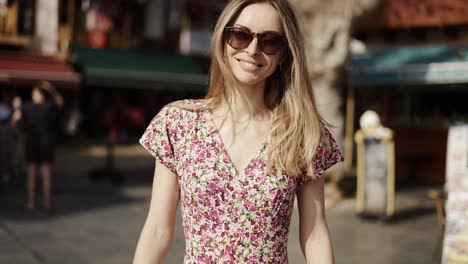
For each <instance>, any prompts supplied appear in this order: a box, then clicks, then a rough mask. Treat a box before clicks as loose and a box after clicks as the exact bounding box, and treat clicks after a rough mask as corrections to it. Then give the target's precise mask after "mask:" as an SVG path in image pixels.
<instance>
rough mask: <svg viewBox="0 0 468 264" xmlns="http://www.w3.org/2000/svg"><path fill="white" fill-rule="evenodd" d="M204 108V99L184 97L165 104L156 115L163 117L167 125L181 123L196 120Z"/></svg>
mask: <svg viewBox="0 0 468 264" xmlns="http://www.w3.org/2000/svg"><path fill="white" fill-rule="evenodd" d="M206 109H207V107H206V100H204V99H200V100H197V99H185V100H179V101H175V102H172V103H169V104H167V105H165V106H164V107H163V108H162V109H161V111H159V113H158V115H157V117H159V118H162V119H164V120H165V121H166V122H167V123H168V125H170V124H181V123H187V122H190V121H195V120H197V119H198V118H199V117H200V116H202V115H201V114H202V113H204V112H205V111H206Z"/></svg>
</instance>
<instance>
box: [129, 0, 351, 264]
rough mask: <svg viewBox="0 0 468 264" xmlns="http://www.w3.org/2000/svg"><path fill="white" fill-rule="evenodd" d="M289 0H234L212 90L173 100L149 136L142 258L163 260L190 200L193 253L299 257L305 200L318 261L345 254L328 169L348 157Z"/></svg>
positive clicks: (137, 259)
mask: <svg viewBox="0 0 468 264" xmlns="http://www.w3.org/2000/svg"><path fill="white" fill-rule="evenodd" d="M303 43H304V41H303V37H302V35H301V29H300V28H299V25H298V21H297V18H296V13H295V11H294V9H293V7H292V6H291V3H290V2H289V1H287V0H232V1H229V2H228V4H227V5H226V7H225V8H224V10H223V11H222V13H221V15H220V17H219V20H218V22H217V24H216V26H215V28H214V32H213V36H212V42H211V51H212V53H211V54H212V61H211V69H210V85H209V90H208V94H207V96H206V98H205V99H203V100H182V101H177V102H174V103H171V104H169V105H167V106H165V107H163V109H162V110H161V111H160V112H159V113H158V114H157V115H156V116H155V117H154V119H153V120H152V121H151V123H150V125H149V126H148V128H147V130H146V131H145V132H144V134H143V136H142V137H141V139H140V143H141V144H142V145H143V146H144V147H145V148H146V149H147V150H148V151H149V152H150V153H151V154H152V155H153V156H154V157H155V158H156V162H155V163H156V164H155V171H154V182H153V191H152V198H151V203H150V208H149V212H148V216H147V219H146V222H145V224H144V227H143V230H142V232H141V235H140V238H139V241H138V244H137V247H136V251H135V256H134V260H133V263H135V264H142V263H162V261H163V259H164V256H165V255H166V254H167V252H168V250H169V248H170V245H171V243H172V238H173V232H174V221H175V215H176V208H177V205H178V203H179V201H180V202H181V210H182V219H183V220H182V223H183V228H184V234H185V244H186V249H185V256H184V263H287V262H288V256H287V240H288V232H289V225H290V221H291V214H292V211H293V205H294V199H295V197H297V201H298V210H299V218H300V224H299V226H300V245H301V248H302V251H303V253H304V257H305V259H306V261H307V263H321V264H328V263H333V262H334V260H333V247H332V242H331V239H330V235H329V230H328V227H327V224H326V219H325V214H324V180H323V177H322V175H323V173H324V171H325V170H327V169H328V168H329V167H331V166H332V165H334V164H335V163H337V162H339V161H342V160H343V157H342V154H341V152H340V150H339V149H338V147H337V144H336V142H335V140H334V139H333V137H332V135H331V133H330V131H329V130H328V128H327V123H326V122H325V121H324V120H323V119H322V118H321V117H320V115H319V113H318V111H317V108H316V105H315V100H314V94H313V90H312V87H311V83H310V80H309V77H308V70H307V63H306V54H305V50H304V44H303Z"/></svg>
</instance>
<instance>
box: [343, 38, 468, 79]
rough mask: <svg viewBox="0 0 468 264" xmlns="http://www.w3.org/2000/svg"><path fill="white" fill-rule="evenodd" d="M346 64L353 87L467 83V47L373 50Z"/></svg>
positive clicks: (412, 47)
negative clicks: (349, 70) (348, 67)
mask: <svg viewBox="0 0 468 264" xmlns="http://www.w3.org/2000/svg"><path fill="white" fill-rule="evenodd" d="M349 64H350V65H349V66H350V69H351V75H352V81H353V84H354V85H356V86H373V85H375V86H379V85H408V84H452V83H468V46H420V47H415V46H411V47H397V48H382V49H373V50H369V51H366V52H365V53H362V54H352V55H351V56H350V60H349Z"/></svg>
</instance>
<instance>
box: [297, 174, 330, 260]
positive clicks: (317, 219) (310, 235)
mask: <svg viewBox="0 0 468 264" xmlns="http://www.w3.org/2000/svg"><path fill="white" fill-rule="evenodd" d="M297 204H298V208H299V239H300V244H301V249H302V252H303V254H304V256H305V259H306V261H307V264H311V263H320V264H332V263H334V259H333V247H332V242H331V239H330V234H329V233H328V227H327V222H326V219H325V208H324V182H323V178H319V179H316V180H312V181H309V182H308V183H306V184H304V186H302V188H301V189H300V190H299V191H298V192H297Z"/></svg>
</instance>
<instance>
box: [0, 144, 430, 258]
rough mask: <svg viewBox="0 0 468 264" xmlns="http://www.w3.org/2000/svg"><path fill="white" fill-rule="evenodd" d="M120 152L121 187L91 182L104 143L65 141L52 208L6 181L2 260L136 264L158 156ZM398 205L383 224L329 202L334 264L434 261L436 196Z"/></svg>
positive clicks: (179, 241)
mask: <svg viewBox="0 0 468 264" xmlns="http://www.w3.org/2000/svg"><path fill="white" fill-rule="evenodd" d="M115 153H116V164H117V166H118V168H121V169H122V171H123V172H124V174H125V177H126V180H125V182H124V184H123V185H122V186H114V185H112V184H111V183H110V182H109V181H108V180H105V179H104V180H103V181H101V182H98V183H92V182H90V181H89V179H88V172H89V171H90V170H92V169H93V168H97V167H99V166H102V165H103V164H104V152H103V148H102V147H74V148H72V147H67V148H60V149H59V150H58V153H57V159H56V161H57V163H56V167H55V173H56V176H57V177H56V181H55V182H56V185H55V197H54V199H55V212H54V214H52V215H48V214H46V213H44V212H41V211H40V210H38V211H35V212H33V213H31V214H29V213H26V212H23V211H22V210H21V208H22V202H23V189H24V188H23V186H22V185H21V181H19V180H18V179H14V180H13V183H12V184H11V185H10V187H9V188H6V187H5V186H2V187H1V192H0V208H1V209H0V263H5V264H10V263H12V264H43V263H47V264H49V263H51V264H52V263H54V264H55V263H61V264H62V263H67V264H74V263H90V264H92V263H96V264H97V263H99V264H106V263H109V264H111V263H112V264H118V263H131V261H132V257H133V253H134V250H135V246H136V242H137V239H138V236H139V233H140V231H141V228H142V225H143V223H144V221H145V217H146V213H147V209H148V205H149V203H148V202H149V198H150V192H151V180H152V179H151V178H152V169H153V168H152V167H153V162H154V161H153V159H152V158H151V157H150V156H149V155H148V154H147V153H146V152H145V150H143V148H141V147H139V146H137V145H128V146H120V147H118V148H117V149H116V150H115ZM39 187H40V186H39ZM39 201H40V200H39ZM396 204H397V212H398V213H397V216H396V219H395V220H394V221H393V222H391V223H384V222H382V221H379V220H363V219H361V218H359V217H357V216H356V214H355V212H354V200H352V199H347V200H343V201H339V202H334V201H329V202H328V203H327V207H328V209H327V220H328V223H329V228H330V231H331V234H332V238H333V243H334V249H335V257H336V263H338V264H348V263H360V264H366V263H372V264H374V263H379V264H387V263H388V264H390V263H391V264H399V263H401V264H407V263H410V264H419V263H420V264H427V263H432V255H433V253H434V249H435V247H436V244H437V239H438V235H439V227H438V223H437V217H436V213H435V209H434V205H433V202H432V201H431V200H430V199H429V198H427V196H426V194H425V190H424V189H420V188H419V189H407V190H399V191H397V203H396ZM39 205H40V203H39ZM297 222H298V219H297V211H295V213H294V215H293V219H292V223H291V229H290V230H291V232H290V239H289V260H290V261H289V262H290V263H293V264H294V263H304V260H303V257H302V253H301V250H300V247H299V242H298V227H297V226H298V223H297ZM175 232H176V233H175V237H174V243H173V246H172V248H171V250H170V252H169V254H168V256H167V258H166V261H165V263H182V262H183V253H184V237H183V231H182V228H181V223H180V215H178V216H177V224H176V231H175Z"/></svg>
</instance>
